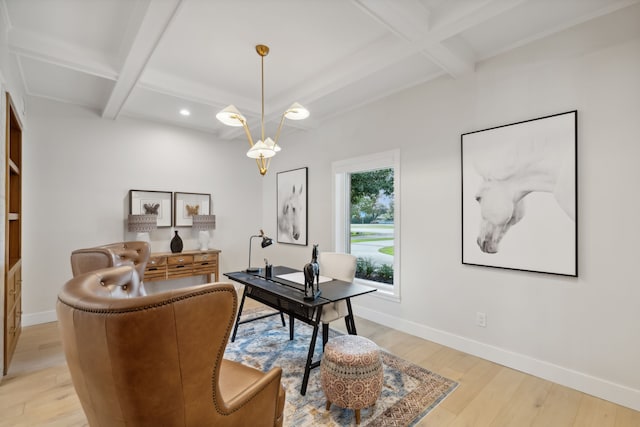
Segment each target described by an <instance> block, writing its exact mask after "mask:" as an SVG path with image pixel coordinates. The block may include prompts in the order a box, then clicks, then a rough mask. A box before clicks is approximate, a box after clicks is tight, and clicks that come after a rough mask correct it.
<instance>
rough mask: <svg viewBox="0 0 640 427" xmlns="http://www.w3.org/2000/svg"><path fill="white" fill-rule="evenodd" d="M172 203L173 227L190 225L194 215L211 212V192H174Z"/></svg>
mask: <svg viewBox="0 0 640 427" xmlns="http://www.w3.org/2000/svg"><path fill="white" fill-rule="evenodd" d="M173 204H174V206H173V208H174V209H173V225H174V227H191V226H192V225H193V217H194V216H195V215H210V214H211V194H204V193H178V192H176V193H174V195H173Z"/></svg>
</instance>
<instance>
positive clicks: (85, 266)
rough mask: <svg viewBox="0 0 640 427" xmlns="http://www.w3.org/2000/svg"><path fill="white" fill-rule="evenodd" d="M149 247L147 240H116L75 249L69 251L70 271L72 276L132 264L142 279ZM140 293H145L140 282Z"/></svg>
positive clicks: (149, 252) (147, 259) (149, 251)
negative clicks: (115, 241) (92, 246)
mask: <svg viewBox="0 0 640 427" xmlns="http://www.w3.org/2000/svg"><path fill="white" fill-rule="evenodd" d="M150 254H151V248H150V247H149V244H148V243H147V242H118V243H110V244H108V245H103V246H96V247H95V248H86V249H77V250H75V251H73V252H71V272H72V273H73V276H74V277H75V276H78V275H80V274H84V273H88V272H90V271H95V270H99V269H101V268H107V267H119V266H121V265H132V266H134V267H135V269H136V271H137V272H138V277H140V281H144V269H145V268H146V267H147V262H148V261H149V255H150ZM140 289H141V293H142V294H143V295H145V294H146V292H145V290H144V286H143V285H142V284H141V288H140Z"/></svg>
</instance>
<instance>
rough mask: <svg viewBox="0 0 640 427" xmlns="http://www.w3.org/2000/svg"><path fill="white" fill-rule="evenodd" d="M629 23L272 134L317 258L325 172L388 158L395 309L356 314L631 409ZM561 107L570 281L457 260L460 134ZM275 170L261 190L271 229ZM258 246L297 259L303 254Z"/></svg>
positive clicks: (634, 214) (326, 223) (324, 213)
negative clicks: (293, 174)
mask: <svg viewBox="0 0 640 427" xmlns="http://www.w3.org/2000/svg"><path fill="white" fill-rule="evenodd" d="M638 22H640V8H638V7H635V8H633V9H625V10H624V11H622V12H620V13H617V14H615V15H612V16H610V17H605V18H602V19H599V20H597V21H594V22H592V23H588V24H585V25H581V26H579V27H577V28H574V29H571V30H568V31H565V32H563V33H561V34H558V35H556V36H553V37H551V38H549V39H546V40H542V41H538V42H534V43H532V44H530V45H528V46H525V47H521V48H519V49H517V50H515V51H512V52H511V53H508V54H504V55H501V56H498V57H495V58H493V59H490V60H487V61H485V62H482V63H480V64H479V65H478V66H477V68H476V70H475V72H474V73H473V74H470V75H467V76H464V77H461V78H459V79H457V80H453V79H451V78H446V77H444V78H441V79H438V80H437V81H433V82H431V83H428V84H424V85H422V86H419V87H415V88H412V89H411V90H408V91H406V92H404V93H401V94H398V95H395V96H392V97H389V98H387V99H384V100H383V101H380V102H378V103H376V104H373V105H370V106H368V107H365V108H362V109H358V110H356V111H353V112H351V113H349V114H346V115H344V116H342V117H339V118H336V119H334V120H332V121H331V122H326V123H323V124H322V126H320V128H319V129H317V130H316V131H313V132H309V133H306V134H295V135H284V136H283V138H282V139H281V143H282V145H283V152H282V155H280V156H279V157H276V159H275V160H274V162H273V166H272V168H273V172H277V171H284V170H289V169H294V168H298V167H303V166H308V167H309V212H308V213H309V244H310V245H311V244H313V243H319V244H320V249H321V250H331V249H332V246H331V245H332V240H331V232H330V230H331V215H332V212H331V205H332V192H331V175H330V169H331V163H332V162H333V161H337V160H341V159H347V158H350V157H354V156H358V155H363V154H367V153H370V152H376V151H385V150H389V149H394V148H399V149H400V150H401V173H402V175H401V183H402V188H401V196H400V197H401V203H402V204H401V207H402V218H401V224H402V236H401V239H402V248H401V249H402V261H401V278H402V283H401V289H402V295H401V302H400V303H394V302H391V301H388V300H384V299H381V298H376V297H375V296H363V297H359V298H357V299H355V300H354V305H355V306H356V307H355V311H356V313H357V314H359V315H361V316H363V317H367V318H370V319H373V320H376V321H378V322H381V323H383V324H387V325H389V326H393V327H396V328H400V329H402V330H404V331H407V332H410V333H413V334H416V335H419V336H422V337H425V338H427V339H431V340H434V341H438V342H440V343H443V344H446V345H449V346H452V347H454V348H458V349H460V350H463V351H466V352H470V353H473V354H476V355H479V356H481V357H485V358H488V359H491V360H494V361H496V362H498V363H502V364H505V365H508V366H512V367H515V368H517V369H520V370H523V371H526V372H530V373H533V374H535V375H538V376H540V377H543V378H548V379H551V380H553V381H556V382H559V383H562V384H565V385H568V386H571V387H573V388H577V389H580V390H583V391H586V392H588V393H591V394H594V395H597V396H600V397H603V398H605V399H608V400H612V401H614V402H617V403H621V404H623V405H626V406H629V407H632V408H635V409H637V410H640V369H638V366H639V365H638V361H640V310H639V309H638V301H639V300H640V286H639V285H640V282H639V281H638V278H637V264H636V263H637V259H638V254H639V251H638V241H640V225H639V224H640V222H639V221H638V209H640V202H638V198H637V197H636V195H637V193H638V191H637V188H636V187H637V184H638V183H639V182H640V168H639V167H638V159H640V120H639V119H640V26H638V25H637V23H638ZM573 109H577V110H578V122H579V123H578V168H579V179H578V182H579V231H578V235H579V278H568V277H561V276H553V275H545V274H539V273H538V274H536V273H526V272H517V271H510V270H499V269H491V268H486V267H474V266H467V265H462V264H461V260H460V258H461V254H460V251H461V249H460V242H461V231H460V230H461V206H460V181H461V177H460V134H462V133H465V132H469V131H474V130H479V129H485V128H488V127H492V126H498V125H503V124H508V123H512V122H516V121H521V120H527V119H531V118H536V117H540V116H544V115H549V114H554V113H561V112H566V111H569V110H573ZM275 176H276V174H275V173H274V174H270V175H269V176H268V179H267V180H265V183H264V186H263V194H264V198H263V201H264V202H263V203H264V212H263V223H264V224H274V228H275V223H276V207H275V199H276V196H275ZM271 252H272V254H271V256H270V260H273V261H274V262H275V263H278V264H280V263H281V264H289V265H292V266H296V265H298V266H302V265H303V264H304V263H305V262H307V261H308V260H309V258H310V255H311V246H308V247H297V246H292V245H276V246H275V247H274V248H273V249H272V251H271ZM478 311H481V312H485V313H487V327H486V328H479V327H477V326H475V315H476V312H478Z"/></svg>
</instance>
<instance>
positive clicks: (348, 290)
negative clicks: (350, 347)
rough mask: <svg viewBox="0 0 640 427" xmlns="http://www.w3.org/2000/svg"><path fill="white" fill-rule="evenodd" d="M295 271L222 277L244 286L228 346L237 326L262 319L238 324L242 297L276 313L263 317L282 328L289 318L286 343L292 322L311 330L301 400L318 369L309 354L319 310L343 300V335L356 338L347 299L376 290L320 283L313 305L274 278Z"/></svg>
mask: <svg viewBox="0 0 640 427" xmlns="http://www.w3.org/2000/svg"><path fill="white" fill-rule="evenodd" d="M297 271H299V270H295V269H292V268H289V267H281V266H278V267H273V275H272V278H271V279H265V278H264V277H263V276H261V274H262V271H261V272H260V273H247V272H244V271H238V272H234V273H225V274H224V275H225V276H227V277H228V278H230V279H231V280H235V281H236V282H238V283H242V284H243V285H245V286H244V293H243V294H242V300H241V301H240V307H239V308H238V316H237V318H236V324H235V326H234V328H233V335H232V336H231V342H233V341H235V339H236V333H237V332H238V326H239V325H240V324H243V323H246V322H251V321H253V320H258V319H261V318H263V317H266V316H261V317H258V318H254V319H249V320H244V321H240V316H241V315H242V308H243V306H244V300H245V298H246V297H249V298H251V299H254V300H256V301H259V302H261V303H263V304H265V305H268V306H269V307H272V308H275V309H276V310H278V313H273V314H269V315H267V316H274V315H278V314H279V315H280V317H281V319H282V326H284V325H285V323H284V316H283V315H282V313H287V314H288V315H289V339H293V319H298V320H300V321H302V322H304V323H306V324H308V325H310V326H312V327H313V334H312V335H311V343H310V344H309V353H308V355H307V363H306V365H305V369H304V377H303V378H302V388H301V389H300V394H302V395H303V396H304V394H305V393H306V392H307V383H308V382H309V372H310V371H311V369H313V368H316V367H318V366H320V362H319V361H318V362H313V352H314V350H315V346H316V339H317V338H318V327H319V325H320V315H321V314H322V306H323V305H326V304H329V303H332V302H336V301H342V300H345V301H346V303H347V309H348V314H347V317H346V319H345V320H346V325H347V331H348V332H349V334H352V335H356V324H355V321H354V320H353V312H352V310H351V298H352V297H355V296H358V295H363V294H367V293H369V292H375V291H376V288H373V287H371V286H364V285H358V284H355V283H349V282H343V281H341V280H331V281H329V282H325V283H320V290H321V291H322V293H321V295H320V296H319V297H318V298H316V299H315V300H313V301H306V300H305V299H304V285H301V284H298V283H295V282H291V281H288V280H284V279H280V278H278V277H276V276H279V275H282V274H287V273H294V272H297Z"/></svg>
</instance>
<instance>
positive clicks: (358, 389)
mask: <svg viewBox="0 0 640 427" xmlns="http://www.w3.org/2000/svg"><path fill="white" fill-rule="evenodd" d="M382 377H383V370H382V358H381V357H380V350H379V349H378V346H377V345H376V344H375V343H374V342H373V341H371V340H369V339H367V338H365V337H361V336H358V335H341V336H339V337H335V338H332V339H330V340H329V341H328V342H327V345H326V346H325V348H324V354H323V355H322V362H321V363H320V381H321V383H322V389H323V390H324V394H325V396H327V410H328V409H329V408H330V407H331V404H332V403H335V404H336V405H338V406H340V407H342V408H348V409H355V411H356V424H360V409H362V408H368V407H370V406H373V405H375V403H376V400H378V397H379V396H380V391H381V390H382V379H383V378H382Z"/></svg>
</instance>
